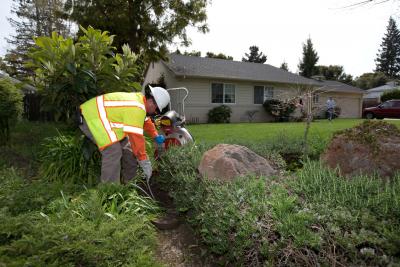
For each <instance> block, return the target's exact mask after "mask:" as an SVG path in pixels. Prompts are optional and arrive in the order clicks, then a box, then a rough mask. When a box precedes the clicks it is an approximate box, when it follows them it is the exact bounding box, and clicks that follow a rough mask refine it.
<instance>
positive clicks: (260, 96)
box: [254, 85, 274, 104]
mask: <svg viewBox="0 0 400 267" xmlns="http://www.w3.org/2000/svg"><path fill="white" fill-rule="evenodd" d="M272 98H274V88H273V87H270V86H268V87H267V86H260V85H256V86H254V104H263V103H264V101H265V100H267V99H272Z"/></svg>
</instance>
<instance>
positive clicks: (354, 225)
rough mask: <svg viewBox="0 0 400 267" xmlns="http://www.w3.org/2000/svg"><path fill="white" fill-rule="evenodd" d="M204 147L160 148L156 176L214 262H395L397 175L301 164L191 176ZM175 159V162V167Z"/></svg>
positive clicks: (399, 226) (399, 225) (398, 230)
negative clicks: (254, 172)
mask: <svg viewBox="0 0 400 267" xmlns="http://www.w3.org/2000/svg"><path fill="white" fill-rule="evenodd" d="M206 149H207V147H206V146H186V147H178V148H173V149H170V150H169V151H167V153H166V154H165V157H164V158H163V160H162V163H161V164H162V166H161V168H160V170H161V177H163V178H162V180H163V181H164V182H165V184H164V186H166V187H167V188H168V189H169V191H170V192H171V195H172V196H173V197H174V201H175V203H176V205H177V207H178V208H179V209H180V210H181V211H185V212H186V213H187V217H188V220H189V222H190V223H191V224H192V225H193V226H194V228H195V229H196V230H197V231H198V235H199V236H200V237H201V238H202V240H203V242H205V243H206V244H207V245H208V247H209V249H210V251H211V252H213V253H215V254H217V255H218V259H219V260H220V262H219V264H220V265H237V266H316V265H322V266H331V265H345V266H348V265H357V266H365V265H373V266H388V265H397V264H399V263H400V259H399V253H400V251H399V247H400V246H399V241H398V236H399V234H400V221H399V216H400V213H399V212H400V209H399V208H400V206H399V205H400V201H399V199H398V195H399V194H400V191H399V190H400V176H399V175H398V176H397V177H396V178H395V179H394V180H393V181H391V182H384V181H382V180H380V179H374V178H373V177H355V178H353V179H352V180H346V179H344V178H342V177H338V176H337V175H336V174H335V172H334V171H330V170H327V169H325V168H324V167H323V166H321V165H320V164H319V163H318V162H311V161H306V162H305V166H304V168H303V170H302V171H300V172H299V173H298V175H296V176H297V177H287V178H283V177H269V178H261V179H260V178H256V177H252V176H248V177H243V178H238V179H236V180H234V181H233V182H231V183H220V182H215V181H207V180H204V179H201V178H199V177H198V173H197V166H198V165H199V161H200V159H201V156H202V154H203V152H204V151H205V150H206ZM178 162H179V164H177V163H178Z"/></svg>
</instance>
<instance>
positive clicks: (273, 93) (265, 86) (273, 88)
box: [253, 85, 275, 106]
mask: <svg viewBox="0 0 400 267" xmlns="http://www.w3.org/2000/svg"><path fill="white" fill-rule="evenodd" d="M256 86H260V87H263V88H264V90H263V104H264V102H265V100H267V98H266V97H265V90H266V89H268V88H271V89H272V98H269V99H274V96H275V87H273V86H271V85H253V105H257V106H262V105H263V104H256V103H254V87H256Z"/></svg>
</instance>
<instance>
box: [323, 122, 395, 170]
mask: <svg viewBox="0 0 400 267" xmlns="http://www.w3.org/2000/svg"><path fill="white" fill-rule="evenodd" d="M321 160H322V161H323V162H324V163H325V164H326V165H328V166H329V167H331V168H336V167H339V168H338V169H339V172H340V174H341V175H344V176H347V177H351V176H354V175H358V174H367V175H372V174H378V175H380V176H382V177H392V176H393V175H394V174H395V173H396V172H397V171H400V131H399V129H397V128H396V126H394V125H392V124H388V123H385V122H372V121H366V122H364V123H363V124H361V125H359V126H357V127H355V128H352V129H348V130H345V131H342V132H339V133H338V134H337V135H335V136H334V138H333V139H332V141H331V143H330V144H329V146H328V148H327V150H326V151H325V152H324V153H323V154H322V156H321Z"/></svg>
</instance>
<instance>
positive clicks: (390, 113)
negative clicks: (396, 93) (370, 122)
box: [363, 99, 400, 119]
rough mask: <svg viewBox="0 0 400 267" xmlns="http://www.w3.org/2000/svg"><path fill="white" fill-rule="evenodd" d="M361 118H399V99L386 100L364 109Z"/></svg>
mask: <svg viewBox="0 0 400 267" xmlns="http://www.w3.org/2000/svg"><path fill="white" fill-rule="evenodd" d="M363 117H364V118H367V119H373V118H377V119H383V118H400V99H396V100H388V101H386V102H383V103H381V104H380V105H378V106H376V107H369V108H365V109H364V110H363Z"/></svg>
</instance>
